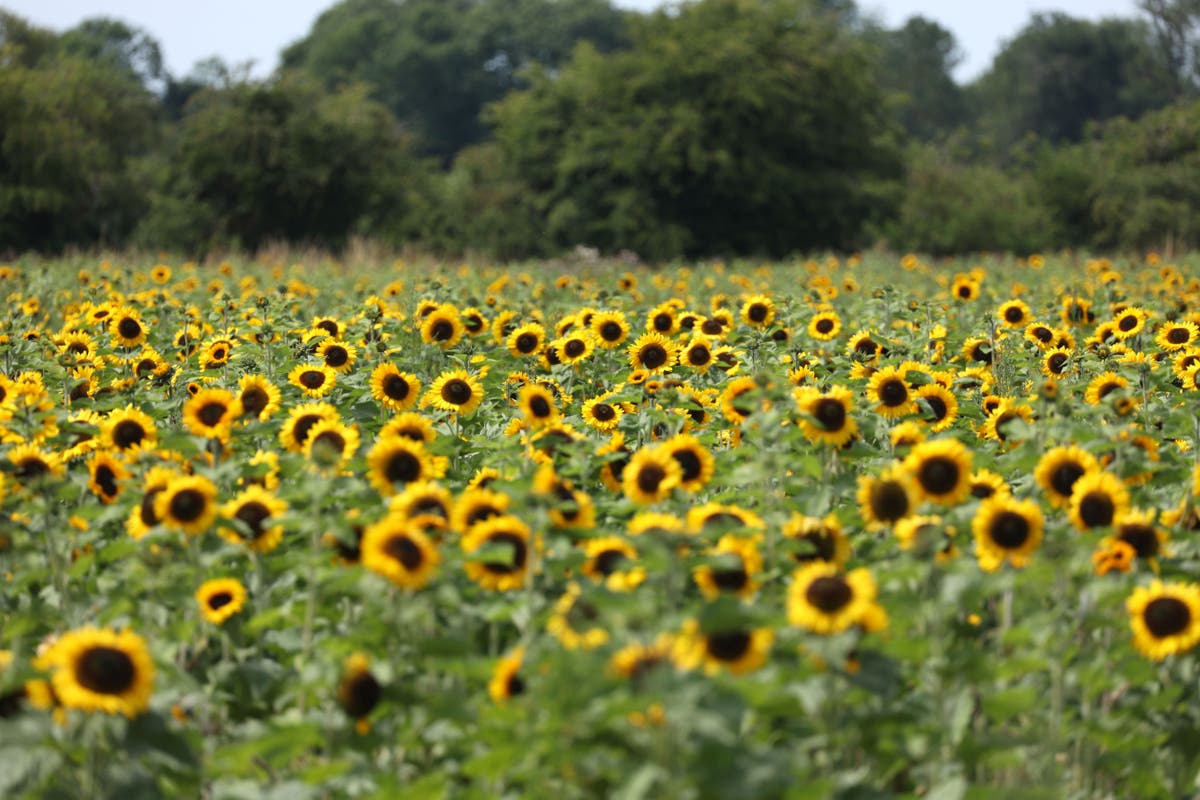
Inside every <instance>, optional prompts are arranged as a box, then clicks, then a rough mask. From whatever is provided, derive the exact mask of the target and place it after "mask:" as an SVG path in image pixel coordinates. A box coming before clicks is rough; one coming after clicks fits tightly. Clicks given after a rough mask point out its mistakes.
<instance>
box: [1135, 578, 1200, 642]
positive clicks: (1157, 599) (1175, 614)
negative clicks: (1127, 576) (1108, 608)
mask: <svg viewBox="0 0 1200 800" xmlns="http://www.w3.org/2000/svg"><path fill="white" fill-rule="evenodd" d="M1125 608H1126V610H1127V611H1128V612H1129V624H1130V627H1131V628H1132V630H1133V646H1134V647H1136V648H1137V650H1138V652H1139V653H1141V654H1142V655H1144V656H1145V657H1146V658H1149V659H1152V660H1154V661H1162V660H1163V659H1164V658H1166V657H1167V656H1171V655H1177V654H1179V653H1186V652H1187V651H1188V650H1191V649H1192V648H1193V647H1195V646H1196V644H1197V643H1198V642H1200V587H1197V586H1196V584H1194V583H1165V584H1164V583H1163V582H1161V581H1157V580H1156V581H1152V582H1151V584H1150V585H1149V586H1148V587H1147V586H1141V587H1138V588H1137V589H1134V591H1133V594H1131V595H1130V596H1129V599H1128V600H1126V601H1125Z"/></svg>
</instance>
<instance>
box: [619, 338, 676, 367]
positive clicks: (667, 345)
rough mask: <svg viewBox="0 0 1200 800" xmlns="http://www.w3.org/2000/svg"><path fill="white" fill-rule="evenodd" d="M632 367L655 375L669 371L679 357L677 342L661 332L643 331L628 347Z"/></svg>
mask: <svg viewBox="0 0 1200 800" xmlns="http://www.w3.org/2000/svg"><path fill="white" fill-rule="evenodd" d="M626 352H627V353H628V354H629V367H630V369H640V370H645V371H646V372H647V373H649V374H651V375H654V374H657V373H660V372H667V371H669V370H670V369H671V366H672V365H673V364H675V362H676V361H677V360H678V358H679V350H678V346H677V345H676V344H675V342H673V341H671V340H670V339H668V338H667V337H665V336H663V335H662V334H659V333H643V334H642V335H641V336H639V337H638V338H637V339H635V340H634V341H633V344H631V345H629V346H628V347H627V348H626Z"/></svg>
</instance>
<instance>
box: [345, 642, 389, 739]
mask: <svg viewBox="0 0 1200 800" xmlns="http://www.w3.org/2000/svg"><path fill="white" fill-rule="evenodd" d="M382 699H383V686H382V685H381V684H380V683H379V681H378V680H377V679H376V678H375V676H374V675H373V674H371V662H370V660H369V659H368V658H367V657H366V655H364V654H363V653H355V654H354V655H352V656H350V657H349V658H347V659H346V663H345V664H344V665H343V666H342V677H341V679H340V680H339V681H338V690H337V701H338V705H339V706H340V707H341V709H342V711H343V712H345V714H346V716H347V717H349V718H350V719H352V720H354V727H355V730H357V731H358V733H360V734H366V733H367V732H368V731H369V730H370V729H371V725H370V723H369V722H368V721H367V717H368V716H370V714H371V712H372V711H374V710H375V707H376V706H377V705H379V701H380V700H382Z"/></svg>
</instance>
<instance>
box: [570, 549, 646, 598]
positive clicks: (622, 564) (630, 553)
mask: <svg viewBox="0 0 1200 800" xmlns="http://www.w3.org/2000/svg"><path fill="white" fill-rule="evenodd" d="M583 552H584V554H585V555H586V556H587V561H585V562H584V564H583V566H582V567H581V568H580V572H582V573H583V574H584V575H586V576H588V577H589V578H591V579H592V580H593V581H595V582H596V583H603V584H604V585H605V586H606V587H607V588H608V590H609V591H612V592H630V591H633V590H634V589H635V588H637V587H638V586H639V585H640V584H641V583H642V581H644V580H645V579H646V568H645V567H642V566H640V565H638V564H636V563H635V562H636V561H637V559H638V551H637V548H636V547H634V546H633V545H632V544H630V543H629V542H627V541H625V540H624V539H622V538H620V537H619V536H601V537H598V538H596V539H588V540H587V541H585V542H583Z"/></svg>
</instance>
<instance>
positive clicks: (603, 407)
mask: <svg viewBox="0 0 1200 800" xmlns="http://www.w3.org/2000/svg"><path fill="white" fill-rule="evenodd" d="M610 396H611V393H610V394H603V395H600V396H599V397H593V398H591V399H590V400H586V401H584V404H583V409H582V414H583V421H584V423H585V424H587V426H588V427H590V428H592V429H594V430H597V431H600V432H601V433H608V432H610V431H613V430H615V429H616V427H617V425H618V424H620V422H621V417H622V416H623V415H624V413H625V411H624V409H622V408H621V406H620V405H619V404H617V403H610V402H609V401H608V398H609V397H610Z"/></svg>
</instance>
